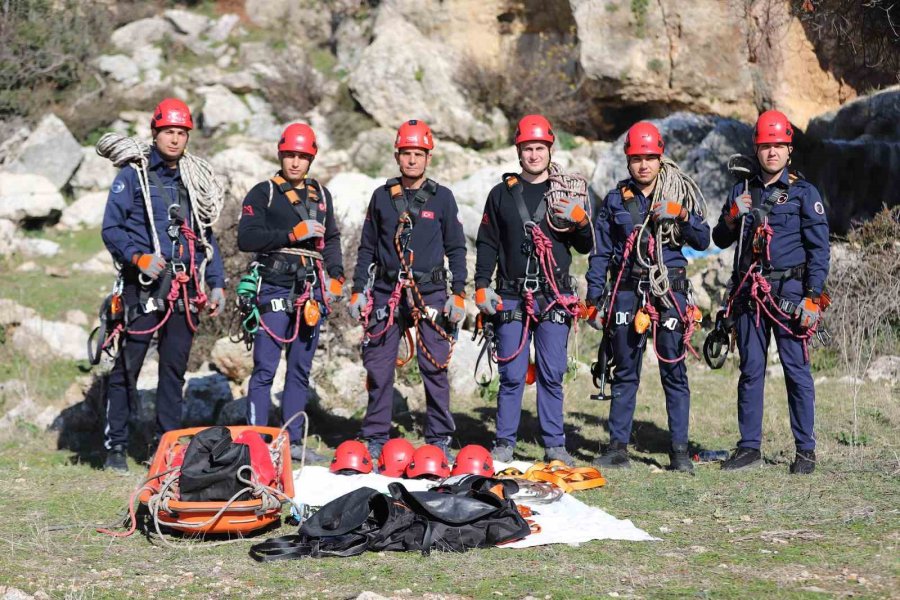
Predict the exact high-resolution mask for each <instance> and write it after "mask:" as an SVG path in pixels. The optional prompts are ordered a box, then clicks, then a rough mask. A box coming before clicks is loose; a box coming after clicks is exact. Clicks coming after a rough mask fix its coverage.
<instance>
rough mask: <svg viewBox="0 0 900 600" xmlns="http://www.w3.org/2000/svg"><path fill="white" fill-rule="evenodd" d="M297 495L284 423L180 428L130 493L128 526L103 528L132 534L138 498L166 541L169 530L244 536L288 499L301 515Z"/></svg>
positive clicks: (264, 523) (277, 514) (162, 444)
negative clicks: (129, 523)
mask: <svg viewBox="0 0 900 600" xmlns="http://www.w3.org/2000/svg"><path fill="white" fill-rule="evenodd" d="M299 414H301V415H304V417H305V414H304V413H302V412H301V413H299ZM266 438H268V439H269V440H270V441H267V440H266ZM304 442H305V439H304ZM293 497H294V479H293V473H292V472H291V452H290V444H289V439H288V434H287V433H286V431H285V429H284V428H282V429H278V428H275V427H259V426H243V425H235V426H229V427H194V428H190V429H178V430H175V431H169V432H167V433H165V434H163V436H162V438H161V439H160V442H159V446H158V448H157V450H156V454H155V455H154V457H153V462H152V463H151V465H150V472H149V475H148V477H147V478H146V479H145V480H144V481H143V482H142V483H141V484H140V485H139V486H138V487H137V489H135V490H134V492H132V494H131V497H130V499H129V517H130V522H131V526H130V528H129V529H128V530H127V531H125V532H113V531H109V530H105V529H98V531H99V532H101V533H106V534H108V535H112V536H114V537H127V536H129V535H131V534H132V533H134V531H135V530H136V529H137V516H136V513H135V502H136V501H138V502H140V503H141V504H143V505H145V506H146V507H147V509H148V512H149V515H150V520H151V521H152V523H153V527H154V529H155V531H156V533H157V534H158V535H159V536H160V539H161V540H163V542H164V543H166V544H168V542H167V541H166V539H165V537H164V536H163V531H162V529H163V528H167V529H174V530H176V531H180V532H184V533H190V534H193V535H204V534H238V535H244V534H247V533H250V532H252V531H255V530H257V529H260V528H262V527H266V526H268V525H271V524H273V523H275V522H276V521H278V519H279V518H280V516H281V507H282V504H287V503H290V504H291V505H292V507H293V509H294V510H295V511H297V514H301V512H300V507H299V506H298V505H297V504H296V503H295V502H294V500H293Z"/></svg>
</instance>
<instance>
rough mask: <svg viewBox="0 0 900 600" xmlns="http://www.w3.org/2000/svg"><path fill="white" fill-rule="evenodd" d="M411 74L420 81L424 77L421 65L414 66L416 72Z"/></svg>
mask: <svg viewBox="0 0 900 600" xmlns="http://www.w3.org/2000/svg"><path fill="white" fill-rule="evenodd" d="M413 76H414V77H415V79H416V81H418V82H419V83H422V81H423V80H424V79H425V69H423V68H422V67H416V72H415V74H414V75H413Z"/></svg>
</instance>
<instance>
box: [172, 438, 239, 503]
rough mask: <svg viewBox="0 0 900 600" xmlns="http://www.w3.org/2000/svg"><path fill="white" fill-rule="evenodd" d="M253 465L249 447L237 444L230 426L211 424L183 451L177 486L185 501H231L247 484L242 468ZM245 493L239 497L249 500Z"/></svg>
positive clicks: (192, 439)
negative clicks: (242, 475)
mask: <svg viewBox="0 0 900 600" xmlns="http://www.w3.org/2000/svg"><path fill="white" fill-rule="evenodd" d="M245 466H246V467H249V466H250V447H249V446H247V445H246V444H235V443H234V442H233V441H232V440H231V432H230V431H228V428H227V427H209V428H207V429H204V430H203V431H201V432H200V433H198V434H197V435H195V436H194V437H193V438H191V442H190V444H188V447H187V450H185V452H184V463H183V464H182V465H181V476H180V477H179V480H178V485H179V487H180V490H181V498H180V499H181V500H182V501H184V502H216V501H225V500H230V499H231V498H232V496H234V495H235V494H236V493H238V492H239V491H241V489H243V488H245V487H247V484H245V483H241V482H240V481H239V480H238V478H237V475H238V471H239V470H240V469H241V468H242V467H245ZM249 499H250V495H249V494H242V495H241V497H239V498H238V500H249Z"/></svg>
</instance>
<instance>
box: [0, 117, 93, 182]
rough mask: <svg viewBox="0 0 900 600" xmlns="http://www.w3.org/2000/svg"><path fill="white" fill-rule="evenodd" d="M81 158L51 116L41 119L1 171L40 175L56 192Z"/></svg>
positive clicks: (78, 148)
mask: <svg viewBox="0 0 900 600" xmlns="http://www.w3.org/2000/svg"><path fill="white" fill-rule="evenodd" d="M81 156H82V152H81V145H79V143H78V142H77V141H75V138H74V137H72V134H71V133H69V129H68V128H67V127H66V124H65V123H63V122H62V120H61V119H60V118H59V117H57V116H56V115H54V114H52V113H51V114H48V115H46V116H44V118H42V119H41V121H40V123H38V126H37V127H36V128H35V130H34V131H32V132H31V135H29V136H28V139H27V140H25V142H24V143H23V144H22V145H21V147H19V148H18V152H17V153H16V156H15V157H14V158H13V159H12V160H11V161H9V162H7V164H6V165H5V166H4V170H5V171H8V172H10V173H30V174H33V175H43V176H44V177H46V178H47V179H48V180H50V181H51V182H52V183H53V185H54V186H55V187H56V189H60V188H61V187H62V186H64V185H65V184H66V182H67V181H69V178H70V177H71V176H72V173H74V172H75V169H76V168H77V167H78V165H79V163H81Z"/></svg>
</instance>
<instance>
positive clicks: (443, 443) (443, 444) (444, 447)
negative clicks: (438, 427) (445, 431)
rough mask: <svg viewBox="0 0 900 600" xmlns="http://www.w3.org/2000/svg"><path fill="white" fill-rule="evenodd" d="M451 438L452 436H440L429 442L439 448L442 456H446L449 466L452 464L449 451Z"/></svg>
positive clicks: (451, 456)
mask: <svg viewBox="0 0 900 600" xmlns="http://www.w3.org/2000/svg"><path fill="white" fill-rule="evenodd" d="M452 440H453V438H451V437H445V438H440V439H439V440H437V441H434V442H431V445H432V446H435V447H436V448H440V449H441V452H443V453H444V456H446V457H447V464H448V465H451V466H452V465H453V455H452V454H451V453H450V443H451V442H452Z"/></svg>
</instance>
